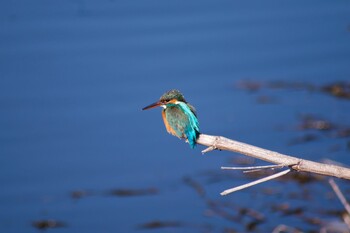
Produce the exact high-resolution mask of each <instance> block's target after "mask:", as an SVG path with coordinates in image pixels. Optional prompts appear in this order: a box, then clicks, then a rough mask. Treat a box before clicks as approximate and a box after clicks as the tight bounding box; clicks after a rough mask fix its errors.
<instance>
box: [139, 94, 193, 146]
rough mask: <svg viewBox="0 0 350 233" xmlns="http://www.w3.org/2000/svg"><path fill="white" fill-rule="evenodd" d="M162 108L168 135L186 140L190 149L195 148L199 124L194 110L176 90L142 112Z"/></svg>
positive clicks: (164, 95)
mask: <svg viewBox="0 0 350 233" xmlns="http://www.w3.org/2000/svg"><path fill="white" fill-rule="evenodd" d="M155 107H162V108H163V110H162V118H163V121H164V125H165V128H166V130H167V131H168V133H170V134H172V135H174V136H176V137H178V138H183V139H186V140H187V142H188V143H189V144H190V147H191V148H194V147H195V146H196V141H197V138H198V136H199V134H200V133H199V123H198V119H197V115H196V110H195V108H194V107H193V106H192V105H191V104H189V103H188V102H187V101H186V100H185V97H184V96H183V95H182V94H181V92H180V91H178V90H170V91H168V92H166V93H164V94H163V95H162V96H161V97H160V99H159V101H157V102H155V103H153V104H150V105H148V106H146V107H144V108H143V109H142V110H147V109H150V108H155Z"/></svg>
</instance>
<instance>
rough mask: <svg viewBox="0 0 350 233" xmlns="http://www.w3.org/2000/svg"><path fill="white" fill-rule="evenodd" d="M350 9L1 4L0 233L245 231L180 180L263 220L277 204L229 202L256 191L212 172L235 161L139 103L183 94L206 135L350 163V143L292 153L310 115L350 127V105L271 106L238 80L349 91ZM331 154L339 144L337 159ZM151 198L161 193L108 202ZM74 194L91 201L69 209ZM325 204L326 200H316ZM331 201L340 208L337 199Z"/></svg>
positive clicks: (314, 145)
mask: <svg viewBox="0 0 350 233" xmlns="http://www.w3.org/2000/svg"><path fill="white" fill-rule="evenodd" d="M349 12H350V3H349V2H348V1H249V2H246V1H243V2H241V1H174V2H170V1H128V2H122V1H104V0H103V1H96V2H95V1H91V0H80V1H72V0H71V1H68V0H65V1H43V0H38V1H35V2H32V1H2V2H1V3H0V13H1V14H0V77H1V78H0V106H1V115H0V129H1V130H0V186H1V192H0V209H1V211H0V231H1V232H9V233H11V232H37V231H38V230H37V229H35V228H34V227H33V226H32V222H33V221H38V220H42V219H54V220H57V221H62V222H64V223H65V224H66V226H65V227H63V228H59V229H57V230H55V231H57V232H86V233H88V232H142V230H141V229H140V228H139V226H140V225H141V224H144V223H147V222H150V221H156V220H159V221H179V222H181V223H184V225H185V226H183V227H169V228H164V229H163V228H160V229H159V230H156V229H154V230H153V231H158V232H164V230H165V231H166V232H222V231H223V229H225V228H228V227H232V228H234V229H237V230H239V231H244V227H243V226H242V225H240V224H239V223H235V224H233V223H232V222H230V221H228V220H226V219H224V218H221V217H220V216H211V215H210V214H209V216H208V214H207V212H208V206H207V205H206V202H205V201H203V199H201V198H200V197H199V196H198V195H197V194H196V192H195V191H194V190H193V189H192V188H191V187H189V186H188V185H186V184H185V183H184V182H183V177H185V176H190V177H192V178H193V179H195V180H197V181H198V182H199V183H201V185H202V187H204V189H205V191H206V198H207V199H211V200H217V201H230V202H233V203H236V204H239V205H241V206H243V207H256V209H264V208H265V207H266V206H264V203H267V202H268V201H271V200H274V199H275V198H276V197H275V196H273V195H270V196H268V195H263V194H260V195H258V197H256V198H253V199H252V195H253V194H254V192H256V190H258V189H254V188H252V189H251V190H246V191H242V192H239V193H235V194H233V195H231V196H228V197H224V198H222V197H220V196H219V193H220V192H221V191H222V190H224V189H226V188H230V187H232V186H234V185H238V184H242V183H244V182H245V181H244V180H240V179H239V178H232V180H230V179H227V178H226V179H224V181H221V182H216V183H211V182H209V181H208V180H207V179H209V178H208V177H207V176H208V175H207V174H208V173H207V171H211V172H214V173H215V174H216V173H217V174H222V173H223V172H222V171H220V166H223V165H226V164H227V163H228V162H229V160H230V159H232V158H234V157H235V156H238V155H234V154H231V153H228V152H213V153H211V154H208V155H205V156H202V155H201V153H200V151H201V150H202V149H204V148H203V147H201V146H199V147H198V148H197V149H195V150H191V149H190V148H189V146H188V145H187V144H186V143H184V142H183V141H180V140H178V139H177V138H175V137H172V136H170V135H168V134H167V133H166V131H165V128H164V126H163V122H162V120H161V116H160V115H161V114H160V109H157V110H152V111H151V110H150V111H147V112H146V111H145V112H142V111H141V108H142V107H144V106H146V105H148V104H150V103H152V102H154V101H156V100H157V99H158V98H159V97H160V96H161V95H162V94H163V92H165V91H167V90H169V89H173V88H177V89H180V90H181V91H182V92H183V93H184V94H185V97H186V98H187V100H188V101H189V102H190V103H192V104H193V105H194V106H195V107H196V109H197V112H198V116H199V121H200V126H201V130H202V132H204V133H208V134H214V135H223V136H226V137H229V138H233V139H236V140H240V141H244V142H247V143H251V144H254V145H257V146H261V147H264V148H268V149H271V150H276V151H279V152H282V153H287V154H291V155H296V156H300V157H303V158H307V159H312V160H316V161H319V160H321V159H323V158H329V159H333V160H336V161H338V162H342V163H344V164H348V165H349V164H350V159H349V150H348V149H346V143H347V141H346V140H349V139H336V138H333V137H327V136H322V135H321V136H320V137H321V139H320V140H318V141H316V142H311V143H307V144H300V145H295V146H288V145H287V144H288V141H289V140H290V139H291V138H295V137H297V136H299V135H300V134H301V132H299V131H298V130H296V128H297V125H298V115H299V114H304V113H307V114H314V115H317V116H320V117H323V118H326V119H328V120H330V121H332V122H337V123H338V124H341V125H345V126H349V125H350V120H349V114H350V102H349V101H347V100H341V99H337V98H334V97H332V96H329V95H325V94H322V93H319V92H308V91H305V90H304V91H295V90H274V91H273V90H266V92H263V93H262V94H264V95H265V94H267V95H270V96H272V97H273V98H276V100H277V101H276V102H275V103H272V104H264V105H262V104H258V103H257V101H256V97H257V96H258V95H259V94H260V93H261V92H260V93H249V92H247V91H244V90H241V89H239V88H236V84H237V82H239V81H242V80H255V81H259V82H269V81H273V80H283V81H289V82H295V81H302V82H309V83H312V84H314V85H323V84H328V83H332V82H335V81H349V77H350V32H349V25H350V14H349ZM281 128H282V129H283V130H281ZM334 146H338V147H337V148H340V149H339V150H337V151H336V152H331V151H330V148H333V147H334ZM203 174H206V175H203ZM209 180H210V179H209ZM343 185H344V188H345V187H346V185H347V186H348V185H349V184H348V183H347V184H346V183H344V184H343ZM264 186H265V187H266V186H268V187H270V186H272V187H277V188H280V189H282V190H283V189H285V190H288V189H289V190H294V191H295V192H297V190H298V186H297V185H293V184H290V183H286V184H281V183H278V182H271V183H268V184H264V185H261V187H264ZM150 187H151V188H155V189H157V190H158V193H157V194H154V195H145V196H142V195H140V196H132V197H116V196H111V195H108V192H109V191H110V190H112V189H118V188H126V189H132V190H133V189H147V188H150ZM317 188H318V189H319V190H320V191H319V192H324V193H326V192H329V191H330V188H329V187H327V186H326V185H324V186H322V185H321V187H319V186H317ZM76 190H84V191H86V192H88V193H89V195H87V196H86V197H83V198H81V199H79V200H73V199H72V198H71V197H70V194H71V192H73V191H76ZM254 190H255V191H254ZM252 192H253V193H252ZM321 196H322V195H321ZM279 200H280V201H281V202H285V201H288V200H287V197H286V196H285V197H284V198H280V199H279ZM324 203H325V202H324V200H323V199H322V198H316V199H315V200H313V202H312V204H310V205H311V206H312V208H314V209H317V208H319V207H322V206H324ZM328 204H329V205H332V206H333V205H334V206H337V207H338V208H339V209H341V208H342V206H341V205H340V204H339V203H338V201H337V200H336V199H334V200H331V201H329V203H328ZM310 208H311V207H310ZM262 212H264V211H262ZM269 216H270V215H268V214H267V216H265V217H266V218H267V219H268V220H267V221H266V223H264V225H262V226H261V228H260V230H261V231H265V230H266V229H268V230H271V229H273V228H274V227H276V226H277V225H278V224H280V223H283V224H287V225H290V226H295V227H299V228H301V229H308V227H309V225H307V224H305V222H298V221H296V222H295V220H293V219H288V218H287V219H284V218H283V217H281V216H277V217H276V216H274V217H273V218H272V217H271V216H270V217H269ZM189 225H190V226H189Z"/></svg>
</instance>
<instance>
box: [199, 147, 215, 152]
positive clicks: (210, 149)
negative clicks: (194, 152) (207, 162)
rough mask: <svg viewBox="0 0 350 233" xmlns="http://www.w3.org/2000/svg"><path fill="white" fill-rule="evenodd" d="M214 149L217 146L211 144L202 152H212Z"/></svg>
mask: <svg viewBox="0 0 350 233" xmlns="http://www.w3.org/2000/svg"><path fill="white" fill-rule="evenodd" d="M212 150H216V148H215V146H209V147H208V148H206V149H204V150H202V154H205V153H207V152H210V151H212Z"/></svg>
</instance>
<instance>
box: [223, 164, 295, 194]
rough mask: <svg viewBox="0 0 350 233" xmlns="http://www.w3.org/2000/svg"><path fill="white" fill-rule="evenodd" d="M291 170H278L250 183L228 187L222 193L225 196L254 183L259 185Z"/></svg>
mask: <svg viewBox="0 0 350 233" xmlns="http://www.w3.org/2000/svg"><path fill="white" fill-rule="evenodd" d="M290 171H291V169H287V170H284V171H281V172H278V173H276V174H273V175H271V176H267V177H264V178H261V179H259V180H255V181H253V182H249V183H247V184H244V185H240V186H237V187H234V188H230V189H226V190H225V191H223V192H222V193H220V194H221V195H222V196H224V195H227V194H230V193H233V192H236V191H238V190H242V189H245V188H248V187H251V186H253V185H257V184H260V183H263V182H266V181H269V180H272V179H275V178H278V177H280V176H283V175H285V174H287V173H288V172H290Z"/></svg>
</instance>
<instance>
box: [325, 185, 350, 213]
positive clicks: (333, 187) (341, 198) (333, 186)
mask: <svg viewBox="0 0 350 233" xmlns="http://www.w3.org/2000/svg"><path fill="white" fill-rule="evenodd" d="M328 182H329V184H330V185H331V187H332V189H333V191H334V192H335V194H336V195H337V197H338V198H339V200H340V202H341V203H342V204H343V206H344V207H345V210H346V211H347V212H348V214H349V215H350V205H349V203H348V202H347V200H346V198H345V197H344V195H343V193H342V192H341V191H340V189H339V187H338V185H337V184H336V183H335V181H334V180H333V179H332V178H330V179H329V180H328Z"/></svg>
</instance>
